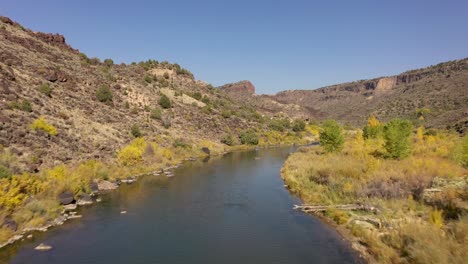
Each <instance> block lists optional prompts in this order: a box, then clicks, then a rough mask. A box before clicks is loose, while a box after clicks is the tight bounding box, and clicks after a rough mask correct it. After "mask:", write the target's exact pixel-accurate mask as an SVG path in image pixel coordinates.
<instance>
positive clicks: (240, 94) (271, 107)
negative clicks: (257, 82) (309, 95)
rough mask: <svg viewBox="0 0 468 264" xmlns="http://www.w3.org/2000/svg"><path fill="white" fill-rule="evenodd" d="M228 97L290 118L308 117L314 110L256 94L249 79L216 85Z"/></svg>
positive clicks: (262, 111) (263, 111) (258, 109)
mask: <svg viewBox="0 0 468 264" xmlns="http://www.w3.org/2000/svg"><path fill="white" fill-rule="evenodd" d="M218 89H219V90H221V91H222V92H223V93H225V94H226V95H227V96H228V97H229V98H230V99H232V100H233V101H235V102H237V103H238V104H240V105H244V106H248V107H252V108H254V109H256V110H257V111H259V112H260V113H262V114H264V115H267V116H283V115H285V116H288V117H290V118H299V119H309V118H310V117H311V116H313V115H314V111H313V110H312V111H311V110H310V109H306V108H304V107H302V106H300V105H298V104H295V103H282V102H279V101H277V100H274V98H271V97H270V96H267V95H257V94H256V93H255V86H254V85H253V84H252V83H251V82H250V81H240V82H236V83H229V84H225V85H223V86H220V87H218Z"/></svg>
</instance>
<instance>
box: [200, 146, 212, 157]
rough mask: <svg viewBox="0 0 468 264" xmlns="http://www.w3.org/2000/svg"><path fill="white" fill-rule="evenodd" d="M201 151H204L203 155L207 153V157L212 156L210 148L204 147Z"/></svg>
mask: <svg viewBox="0 0 468 264" xmlns="http://www.w3.org/2000/svg"><path fill="white" fill-rule="evenodd" d="M201 150H202V151H203V153H205V154H206V155H210V154H211V151H210V149H209V148H207V147H203V148H202V149H201Z"/></svg>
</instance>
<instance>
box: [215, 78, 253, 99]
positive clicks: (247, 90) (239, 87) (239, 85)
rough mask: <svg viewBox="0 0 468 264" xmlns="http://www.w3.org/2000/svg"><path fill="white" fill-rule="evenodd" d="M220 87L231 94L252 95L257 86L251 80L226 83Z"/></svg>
mask: <svg viewBox="0 0 468 264" xmlns="http://www.w3.org/2000/svg"><path fill="white" fill-rule="evenodd" d="M219 89H221V90H222V91H223V92H225V93H227V94H229V95H231V96H243V95H247V96H250V95H254V94H255V86H254V85H253V84H252V83H251V82H250V81H240V82H236V83H230V84H225V85H223V86H221V87H219Z"/></svg>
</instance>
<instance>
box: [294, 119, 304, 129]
mask: <svg viewBox="0 0 468 264" xmlns="http://www.w3.org/2000/svg"><path fill="white" fill-rule="evenodd" d="M305 126H306V124H305V122H304V121H302V120H299V119H296V120H294V122H293V125H292V130H293V131H294V132H302V131H304V130H305Z"/></svg>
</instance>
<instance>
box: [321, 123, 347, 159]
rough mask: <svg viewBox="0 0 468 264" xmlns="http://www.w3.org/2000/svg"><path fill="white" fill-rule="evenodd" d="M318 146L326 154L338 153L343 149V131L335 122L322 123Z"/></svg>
mask: <svg viewBox="0 0 468 264" xmlns="http://www.w3.org/2000/svg"><path fill="white" fill-rule="evenodd" d="M320 145H321V146H322V147H323V148H324V149H325V151H327V152H340V151H341V150H342V149H343V145H344V137H343V129H342V128H341V126H340V125H339V124H338V123H337V122H336V121H335V120H327V121H325V122H324V123H323V126H322V131H321V132H320Z"/></svg>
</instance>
